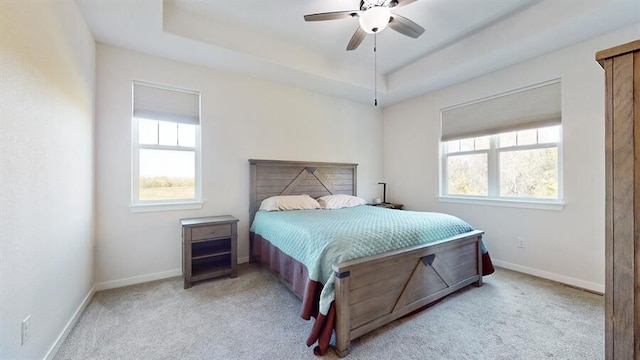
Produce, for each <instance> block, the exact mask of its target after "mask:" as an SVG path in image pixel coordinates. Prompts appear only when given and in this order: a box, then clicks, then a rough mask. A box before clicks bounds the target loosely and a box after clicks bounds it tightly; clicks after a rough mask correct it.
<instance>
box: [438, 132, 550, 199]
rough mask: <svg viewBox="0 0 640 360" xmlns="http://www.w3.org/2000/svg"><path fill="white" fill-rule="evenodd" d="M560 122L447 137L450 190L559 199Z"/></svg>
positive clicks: (452, 192)
mask: <svg viewBox="0 0 640 360" xmlns="http://www.w3.org/2000/svg"><path fill="white" fill-rule="evenodd" d="M560 131H561V127H560V126H559V125H556V126H550V127H543V128H537V129H529V130H521V131H511V132H505V133H500V134H496V135H491V136H483V137H475V138H466V139H460V140H450V141H447V142H445V143H444V152H445V156H444V158H445V164H444V167H445V169H446V183H445V188H446V191H445V194H446V195H454V196H479V197H491V198H509V199H539V200H540V199H542V200H545V199H546V200H559V199H560V188H559V185H560V183H559V165H560V162H559V157H558V155H559V152H560V150H559V149H560V138H561V137H560Z"/></svg>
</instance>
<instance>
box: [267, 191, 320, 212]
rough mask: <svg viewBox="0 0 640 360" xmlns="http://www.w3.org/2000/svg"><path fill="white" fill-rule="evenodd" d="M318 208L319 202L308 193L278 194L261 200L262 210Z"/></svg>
mask: <svg viewBox="0 0 640 360" xmlns="http://www.w3.org/2000/svg"><path fill="white" fill-rule="evenodd" d="M310 209H320V204H318V202H317V201H316V200H315V199H313V198H312V197H311V196H309V195H280V196H272V197H270V198H266V199H264V200H262V203H260V209H259V210H264V211H279V210H310Z"/></svg>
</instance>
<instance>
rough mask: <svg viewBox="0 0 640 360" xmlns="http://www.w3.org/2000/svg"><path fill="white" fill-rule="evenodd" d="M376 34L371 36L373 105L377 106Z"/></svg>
mask: <svg viewBox="0 0 640 360" xmlns="http://www.w3.org/2000/svg"><path fill="white" fill-rule="evenodd" d="M377 39H378V34H377V33H374V34H373V98H374V100H373V105H374V106H378V50H377V48H378V41H377Z"/></svg>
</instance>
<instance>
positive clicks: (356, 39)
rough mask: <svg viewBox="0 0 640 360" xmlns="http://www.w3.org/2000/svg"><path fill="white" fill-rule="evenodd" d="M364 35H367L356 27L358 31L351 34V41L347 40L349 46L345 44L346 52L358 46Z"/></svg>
mask: <svg viewBox="0 0 640 360" xmlns="http://www.w3.org/2000/svg"><path fill="white" fill-rule="evenodd" d="M366 35H367V33H365V32H364V30H362V27H360V26H358V29H356V32H355V33H353V36H352V37H351V40H349V44H347V51H351V50H355V49H356V48H357V47H358V46H359V45H360V43H361V42H362V40H364V37H365V36H366Z"/></svg>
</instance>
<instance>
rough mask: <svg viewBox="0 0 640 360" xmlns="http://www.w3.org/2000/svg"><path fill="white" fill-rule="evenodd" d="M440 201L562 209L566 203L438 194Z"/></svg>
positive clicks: (522, 207) (552, 209)
mask: <svg viewBox="0 0 640 360" xmlns="http://www.w3.org/2000/svg"><path fill="white" fill-rule="evenodd" d="M438 201H440V202H445V203H456V204H470V205H484V206H499V207H511V208H521V209H536V210H551V211H562V210H563V209H564V205H565V203H564V202H563V201H561V200H558V201H526V200H506V199H486V198H474V197H458V196H438Z"/></svg>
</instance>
